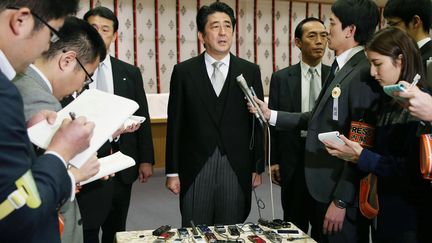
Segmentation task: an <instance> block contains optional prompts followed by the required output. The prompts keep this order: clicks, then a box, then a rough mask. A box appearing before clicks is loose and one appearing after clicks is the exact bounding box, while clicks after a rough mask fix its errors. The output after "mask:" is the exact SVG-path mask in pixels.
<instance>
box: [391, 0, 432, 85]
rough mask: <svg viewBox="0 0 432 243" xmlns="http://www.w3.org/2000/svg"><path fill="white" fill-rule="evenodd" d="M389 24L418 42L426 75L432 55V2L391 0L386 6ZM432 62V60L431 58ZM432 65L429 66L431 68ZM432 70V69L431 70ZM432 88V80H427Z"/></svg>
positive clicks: (429, 74)
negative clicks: (431, 30) (430, 32)
mask: <svg viewBox="0 0 432 243" xmlns="http://www.w3.org/2000/svg"><path fill="white" fill-rule="evenodd" d="M383 15H384V18H385V19H386V21H387V25H389V26H396V27H398V28H400V29H402V30H405V31H406V32H407V33H408V35H410V36H411V37H412V38H414V40H415V41H416V42H417V45H418V47H419V48H420V54H421V57H422V61H423V66H424V68H426V69H425V73H426V75H428V77H430V76H431V75H432V73H430V72H429V73H428V70H427V62H428V60H429V58H431V57H432V40H431V37H430V35H429V30H430V28H431V25H432V2H431V1H430V0H389V1H387V3H386V5H385V7H384V13H383ZM430 62H432V60H430ZM431 68H432V66H430V67H429V69H431ZM431 71H432V70H431ZM427 82H428V86H429V88H432V80H427Z"/></svg>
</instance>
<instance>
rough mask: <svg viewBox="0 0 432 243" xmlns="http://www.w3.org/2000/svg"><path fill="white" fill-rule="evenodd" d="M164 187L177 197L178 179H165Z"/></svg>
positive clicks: (176, 177) (178, 191)
mask: <svg viewBox="0 0 432 243" xmlns="http://www.w3.org/2000/svg"><path fill="white" fill-rule="evenodd" d="M165 186H166V187H167V188H168V189H169V190H170V191H172V192H173V193H174V194H176V195H178V194H179V193H180V178H179V177H178V176H174V177H167V178H166V182H165Z"/></svg>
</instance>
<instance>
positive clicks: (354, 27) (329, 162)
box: [251, 0, 382, 242]
mask: <svg viewBox="0 0 432 243" xmlns="http://www.w3.org/2000/svg"><path fill="white" fill-rule="evenodd" d="M331 10H332V12H331V15H330V26H329V38H328V44H329V48H330V49H332V50H334V51H335V55H336V57H335V59H336V60H335V62H334V63H333V65H332V68H331V70H330V74H329V76H328V77H327V79H326V82H325V84H324V86H323V89H322V90H321V93H320V95H319V96H318V99H317V102H316V105H315V107H314V108H313V110H312V111H311V112H306V113H295V112H276V111H271V110H269V109H268V108H267V105H266V104H265V103H264V102H261V101H259V100H257V102H259V103H260V108H261V109H262V110H263V112H264V114H265V116H266V118H268V119H269V122H270V124H274V125H275V126H276V129H292V128H299V129H307V132H308V134H307V137H306V146H305V178H306V185H307V188H308V191H309V193H310V195H311V196H312V198H313V208H312V209H311V210H313V213H314V214H315V216H314V217H316V220H314V221H312V223H313V225H312V228H315V230H316V232H317V233H320V235H319V236H318V237H315V238H314V239H315V240H317V241H318V242H365V241H366V242H367V240H368V237H369V234H368V232H367V231H366V230H365V229H364V228H362V227H363V226H364V224H362V223H360V220H361V219H362V218H361V216H360V215H359V210H358V187H359V178H360V175H359V171H358V170H357V169H356V168H355V165H350V164H347V163H346V162H345V161H343V160H341V159H336V158H335V157H333V156H331V155H330V154H328V153H327V151H326V150H325V148H324V144H323V143H321V142H320V141H319V140H318V134H319V133H324V132H330V131H339V132H340V133H342V134H344V135H345V136H348V133H349V129H350V124H351V121H362V122H366V123H367V122H372V123H373V122H374V121H373V117H374V116H373V114H371V113H373V112H374V111H376V109H377V108H376V106H377V103H378V98H379V96H380V95H381V94H382V88H381V87H380V86H379V85H378V83H377V82H376V81H375V80H374V79H373V78H372V77H371V76H370V65H369V62H368V60H367V58H366V56H365V53H364V47H363V45H364V44H365V43H366V42H367V41H368V40H369V39H370V37H371V36H372V35H373V33H374V32H375V28H376V26H377V25H378V20H379V10H378V7H377V5H376V4H375V3H374V2H373V1H371V0H337V1H336V2H335V3H334V4H333V5H332V8H331ZM333 70H334V71H333ZM251 111H252V112H254V111H255V109H253V108H251ZM369 119H372V120H369Z"/></svg>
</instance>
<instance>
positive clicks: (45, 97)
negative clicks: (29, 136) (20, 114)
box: [12, 67, 61, 121]
mask: <svg viewBox="0 0 432 243" xmlns="http://www.w3.org/2000/svg"><path fill="white" fill-rule="evenodd" d="M12 82H13V83H14V84H15V86H17V88H18V90H19V92H20V93H21V96H22V98H23V101H24V115H25V119H26V121H28V120H29V119H30V118H31V117H32V116H34V115H35V114H36V113H38V112H39V111H41V110H52V111H59V110H61V105H60V102H59V101H58V100H57V99H56V98H55V97H54V95H53V94H52V91H51V90H50V89H49V87H48V85H47V84H46V83H45V81H44V80H43V79H42V78H41V76H39V74H38V73H37V72H36V71H35V70H34V69H33V68H31V67H28V68H27V70H26V71H25V73H23V74H20V75H18V76H16V77H15V79H14V80H12Z"/></svg>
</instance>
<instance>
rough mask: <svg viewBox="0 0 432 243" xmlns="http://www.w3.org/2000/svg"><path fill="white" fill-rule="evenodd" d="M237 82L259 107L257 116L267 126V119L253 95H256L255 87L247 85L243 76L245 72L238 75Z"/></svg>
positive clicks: (255, 105) (248, 98)
mask: <svg viewBox="0 0 432 243" xmlns="http://www.w3.org/2000/svg"><path fill="white" fill-rule="evenodd" d="M236 79H237V83H238V85H239V86H240V89H241V90H242V91H243V94H244V95H245V97H246V99H247V100H248V102H249V103H251V104H252V106H253V107H255V108H256V109H257V111H258V112H257V113H255V117H256V118H257V119H258V120H259V122H260V124H261V126H264V125H265V126H267V125H268V124H267V121H266V119H265V117H264V114H263V113H262V111H261V109H260V107H259V105H258V104H257V103H256V102H255V100H254V99H253V96H256V94H255V92H254V91H253V88H252V89H251V88H249V87H248V85H247V82H246V80H245V79H244V77H243V74H240V75H239V76H237V78H236Z"/></svg>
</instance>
